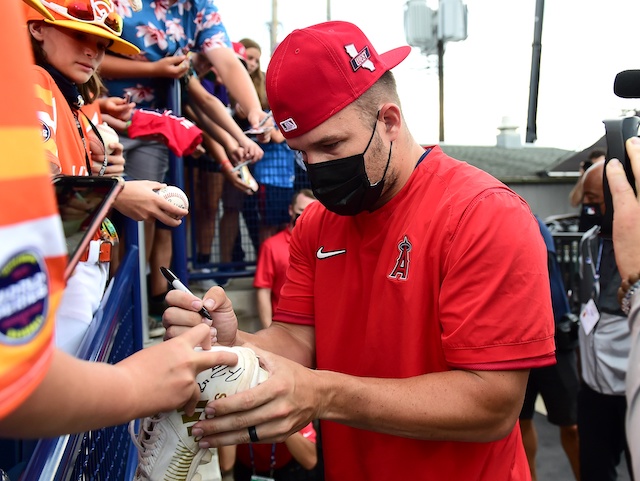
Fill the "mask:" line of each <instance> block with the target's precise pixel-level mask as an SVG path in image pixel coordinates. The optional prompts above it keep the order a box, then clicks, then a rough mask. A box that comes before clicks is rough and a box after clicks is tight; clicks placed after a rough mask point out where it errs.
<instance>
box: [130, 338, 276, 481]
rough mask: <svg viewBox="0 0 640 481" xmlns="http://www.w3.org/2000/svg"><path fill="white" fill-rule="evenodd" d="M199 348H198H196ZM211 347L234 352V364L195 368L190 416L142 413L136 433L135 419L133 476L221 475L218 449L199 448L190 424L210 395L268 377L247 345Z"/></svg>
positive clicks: (156, 480)
mask: <svg viewBox="0 0 640 481" xmlns="http://www.w3.org/2000/svg"><path fill="white" fill-rule="evenodd" d="M196 349H200V348H196ZM211 350H212V351H230V352H234V353H236V354H237V355H238V363H237V364H236V365H235V366H224V365H221V366H214V367H212V368H211V369H207V370H205V371H202V372H201V373H200V374H198V376H197V378H196V381H197V382H198V385H199V386H200V392H201V395H200V401H199V402H198V404H197V406H196V411H195V413H194V415H193V416H187V415H186V414H185V413H184V411H177V410H176V411H173V412H168V413H160V414H157V415H155V416H151V417H148V418H144V419H143V420H142V421H141V425H140V431H139V433H138V434H137V435H136V434H135V432H134V430H135V421H131V422H130V423H129V433H130V434H131V439H132V440H133V443H134V444H135V446H136V447H137V448H138V468H137V469H136V473H135V476H134V478H133V479H134V481H143V480H145V481H161V480H162V481H165V480H166V481H220V480H221V479H222V476H221V474H220V465H219V463H218V455H217V450H216V449H200V447H199V446H198V443H197V442H196V441H195V439H194V438H193V436H191V428H192V426H193V425H194V424H195V423H196V422H197V421H198V420H200V419H204V408H205V406H206V405H207V403H208V402H209V401H210V400H212V399H218V398H221V397H226V396H230V395H232V394H235V393H237V392H241V391H244V390H247V389H251V388H252V387H255V386H257V385H258V384H260V383H261V382H263V381H265V380H266V379H267V377H268V374H267V371H265V370H264V369H262V368H261V367H260V364H259V362H258V357H257V356H256V354H255V352H253V350H251V349H249V348H247V347H240V346H235V347H223V346H214V347H212V348H211Z"/></svg>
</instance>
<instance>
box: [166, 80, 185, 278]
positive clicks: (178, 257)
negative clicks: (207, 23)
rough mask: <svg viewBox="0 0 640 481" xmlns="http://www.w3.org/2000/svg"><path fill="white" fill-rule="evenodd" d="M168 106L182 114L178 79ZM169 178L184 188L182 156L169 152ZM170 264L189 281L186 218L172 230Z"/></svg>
mask: <svg viewBox="0 0 640 481" xmlns="http://www.w3.org/2000/svg"><path fill="white" fill-rule="evenodd" d="M168 100H169V101H168V105H169V108H170V109H171V110H172V111H173V113H174V114H175V115H178V116H180V115H182V105H181V100H182V93H181V87H180V80H174V81H173V83H172V85H171V87H170V88H169V99H168ZM169 179H170V182H171V184H173V185H175V186H176V187H180V188H181V189H182V190H184V165H183V160H182V157H178V156H176V155H175V154H174V153H173V152H169ZM171 237H172V241H173V242H172V262H171V264H172V266H173V271H174V272H175V274H176V275H177V276H178V278H180V279H182V281H183V282H184V283H187V282H188V281H189V272H188V270H187V228H186V219H183V221H182V224H180V225H179V226H178V227H176V228H175V229H173V230H172V235H171Z"/></svg>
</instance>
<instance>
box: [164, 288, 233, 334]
mask: <svg viewBox="0 0 640 481" xmlns="http://www.w3.org/2000/svg"><path fill="white" fill-rule="evenodd" d="M166 301H167V304H169V308H168V309H167V310H165V311H164V314H163V316H162V324H163V325H164V327H165V328H166V329H167V332H166V334H165V339H171V338H173V337H176V336H179V335H180V334H181V333H183V332H185V331H186V330H188V329H190V328H191V327H193V326H197V325H198V324H202V323H203V322H205V323H207V324H209V322H211V321H208V319H204V318H203V317H202V316H201V315H200V313H199V311H200V309H201V308H202V307H203V306H204V307H205V308H206V309H207V310H208V311H209V313H210V314H211V318H212V319H213V321H212V324H211V327H212V333H211V342H212V343H218V344H222V345H224V346H233V345H235V344H237V334H238V318H237V317H236V314H235V312H233V305H232V304H231V300H230V299H229V298H228V297H227V295H226V294H225V292H224V290H223V289H222V288H221V287H218V286H215V287H212V288H211V289H209V291H208V292H207V293H206V294H205V295H204V299H203V300H200V299H198V298H197V297H195V296H194V295H193V294H189V293H187V292H181V291H178V290H172V291H169V292H168V293H167V297H166ZM203 347H204V346H203Z"/></svg>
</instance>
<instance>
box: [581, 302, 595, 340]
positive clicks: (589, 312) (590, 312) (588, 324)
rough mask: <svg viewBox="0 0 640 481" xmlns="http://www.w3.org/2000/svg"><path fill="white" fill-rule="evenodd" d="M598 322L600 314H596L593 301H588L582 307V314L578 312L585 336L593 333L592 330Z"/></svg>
mask: <svg viewBox="0 0 640 481" xmlns="http://www.w3.org/2000/svg"><path fill="white" fill-rule="evenodd" d="M599 320H600V313H599V312H598V308H597V307H596V303H595V302H593V299H589V302H587V303H586V304H585V305H584V306H583V307H582V312H580V325H581V326H582V329H584V333H585V334H586V335H587V336H588V335H589V333H590V332H591V331H593V328H594V327H595V326H596V324H597V323H598V321H599Z"/></svg>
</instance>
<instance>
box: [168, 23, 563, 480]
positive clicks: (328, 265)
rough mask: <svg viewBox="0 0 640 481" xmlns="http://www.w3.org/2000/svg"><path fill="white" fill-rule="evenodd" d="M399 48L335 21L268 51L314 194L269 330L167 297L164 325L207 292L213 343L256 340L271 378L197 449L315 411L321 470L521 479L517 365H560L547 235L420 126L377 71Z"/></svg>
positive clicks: (230, 409) (351, 475)
mask: <svg viewBox="0 0 640 481" xmlns="http://www.w3.org/2000/svg"><path fill="white" fill-rule="evenodd" d="M409 51H410V48H409V47H401V48H397V49H395V50H391V51H389V52H386V53H383V54H378V53H377V52H376V50H375V49H374V48H373V46H372V45H371V42H370V41H369V40H368V39H367V37H366V36H365V35H364V34H363V32H361V31H360V29H359V28H358V27H356V26H355V25H353V24H350V23H347V22H326V23H321V24H319V25H314V26H311V27H307V28H304V29H300V30H295V31H293V32H292V33H291V34H290V35H288V36H287V37H286V38H285V39H284V40H283V41H282V42H281V43H280V44H279V46H278V48H277V49H276V50H275V52H274V54H273V56H272V58H271V61H270V63H269V68H268V70H267V94H268V97H269V103H270V105H271V108H272V111H273V115H274V119H275V120H276V121H277V122H278V125H279V126H280V128H281V130H282V132H283V135H284V136H285V137H286V139H287V142H288V144H289V146H290V147H291V148H292V149H295V150H299V151H300V152H301V153H302V155H303V158H304V161H305V164H306V166H307V173H308V175H309V180H310V182H311V186H312V188H313V192H314V194H315V196H316V198H317V199H318V200H319V202H315V203H313V204H311V205H310V206H309V207H308V208H307V209H306V210H305V211H304V213H303V214H302V216H301V217H300V219H298V222H297V223H296V228H295V229H294V231H293V234H292V239H291V253H290V266H289V269H288V271H287V280H286V282H285V284H284V286H283V288H282V290H281V298H280V303H279V305H278V311H277V312H276V313H275V315H274V319H273V323H272V325H271V326H269V328H267V329H263V330H261V331H259V332H257V333H256V334H249V333H245V332H241V331H238V330H237V320H236V319H235V316H234V315H233V311H232V305H231V302H230V301H229V300H228V299H227V298H226V296H225V295H224V292H223V291H222V289H220V288H215V287H214V288H213V289H211V290H210V291H209V292H208V293H207V294H206V296H205V300H204V303H202V302H198V301H197V300H195V299H194V296H191V295H189V294H185V293H178V292H171V293H169V296H168V297H167V300H168V302H169V303H170V304H173V305H176V306H179V307H181V308H182V309H169V310H168V311H167V312H166V313H165V321H166V322H167V323H169V324H172V326H171V328H170V329H169V331H171V332H172V333H174V334H175V333H177V332H180V330H181V329H179V328H178V326H179V325H182V326H191V325H195V324H197V323H199V322H202V319H201V317H200V316H199V315H198V313H197V310H198V309H199V308H200V307H201V306H202V305H203V304H204V306H205V307H207V308H208V309H209V308H210V309H211V310H213V311H214V312H215V313H216V316H218V317H216V320H214V323H213V327H214V328H216V333H215V334H216V337H217V342H219V343H221V344H223V345H233V344H244V343H246V342H250V343H251V344H252V345H253V346H257V347H256V352H257V353H258V354H259V356H260V360H261V363H263V364H264V366H265V368H266V369H267V370H268V371H269V374H270V377H269V379H268V380H267V381H265V382H264V383H262V384H261V385H260V386H257V387H256V388H254V389H251V390H249V391H245V392H242V393H239V394H237V395H234V396H229V397H227V398H224V399H216V400H212V401H211V402H210V403H209V404H208V405H207V407H206V408H205V412H206V413H207V414H208V416H207V417H208V418H209V419H206V420H203V421H200V422H198V423H196V424H195V425H194V426H193V429H192V433H193V435H194V436H201V437H202V439H201V440H200V447H208V446H219V445H223V444H237V443H246V442H248V441H251V442H274V441H281V440H283V439H285V438H286V436H288V435H290V434H291V433H293V432H295V431H297V430H299V429H300V428H302V427H303V426H304V425H306V424H307V423H308V422H309V421H310V420H312V419H320V420H321V421H320V422H321V429H322V446H323V452H324V467H325V479H327V480H328V481H337V480H343V479H367V480H379V481H383V480H390V479H394V480H395V479H403V480H404V479H424V480H430V481H434V480H442V481H451V480H465V481H471V480H473V481H494V480H498V479H499V480H502V481H521V480H529V479H530V473H529V467H528V464H527V459H526V456H525V453H524V449H523V446H522V439H521V437H520V430H519V428H518V415H519V413H520V409H521V407H522V402H523V397H524V393H525V388H526V384H527V378H528V374H529V369H531V368H534V367H541V366H547V365H551V364H553V363H554V362H555V359H554V349H555V345H554V338H553V337H554V325H553V314H552V310H551V300H550V296H549V289H550V287H549V277H548V272H547V257H546V249H545V246H544V243H543V241H542V239H541V237H540V231H539V228H538V224H537V221H536V219H535V217H534V216H533V214H532V213H531V210H530V209H529V206H528V205H527V204H526V202H525V201H524V200H523V199H521V198H520V197H519V196H518V195H517V194H515V193H514V192H513V191H511V190H510V189H509V188H508V187H506V186H505V185H504V184H502V183H500V182H499V181H497V180H496V179H494V178H493V177H491V176H490V175H488V174H487V173H485V172H483V171H481V170H479V169H476V168H474V167H472V166H470V165H469V164H467V163H464V162H460V161H457V160H455V159H452V158H450V157H448V156H447V155H446V154H444V153H443V152H442V150H441V149H440V148H439V147H438V146H431V147H428V148H426V149H425V148H423V147H422V146H421V145H420V144H419V143H418V142H416V141H415V140H414V138H413V137H412V135H411V133H410V132H409V129H408V127H407V126H406V124H405V120H404V117H403V115H402V110H401V108H400V101H399V98H398V95H397V91H396V87H395V81H394V78H393V75H392V74H391V72H389V71H390V69H392V68H393V67H395V66H396V65H397V64H398V63H400V62H401V61H402V60H404V58H405V57H406V56H407V55H408V54H409ZM269 351H271V352H269ZM274 353H275V354H274ZM281 356H283V357H281ZM309 368H314V369H309Z"/></svg>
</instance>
